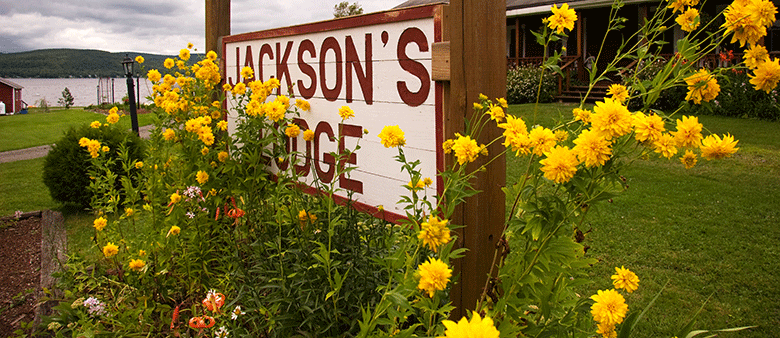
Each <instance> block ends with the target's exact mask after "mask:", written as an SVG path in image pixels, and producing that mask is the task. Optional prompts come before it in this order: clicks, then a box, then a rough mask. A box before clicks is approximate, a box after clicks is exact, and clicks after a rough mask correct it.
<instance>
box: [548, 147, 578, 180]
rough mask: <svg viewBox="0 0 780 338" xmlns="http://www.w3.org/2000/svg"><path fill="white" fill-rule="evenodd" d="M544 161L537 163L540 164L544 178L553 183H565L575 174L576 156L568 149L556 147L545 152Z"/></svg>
mask: <svg viewBox="0 0 780 338" xmlns="http://www.w3.org/2000/svg"><path fill="white" fill-rule="evenodd" d="M544 155H545V156H546V158H545V159H543V160H541V161H539V163H541V164H542V168H541V170H542V172H544V177H546V178H547V179H549V180H551V181H553V182H555V183H566V182H568V181H569V180H570V179H571V178H572V177H574V174H575V173H577V164H579V161H578V160H577V155H575V153H574V151H572V150H569V147H563V146H556V147H555V148H553V149H552V150H550V151H548V152H545V153H544Z"/></svg>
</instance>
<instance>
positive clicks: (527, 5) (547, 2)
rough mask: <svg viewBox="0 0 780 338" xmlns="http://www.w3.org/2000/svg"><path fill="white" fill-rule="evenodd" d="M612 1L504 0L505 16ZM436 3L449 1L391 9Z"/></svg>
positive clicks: (410, 2) (415, 0) (420, 0)
mask: <svg viewBox="0 0 780 338" xmlns="http://www.w3.org/2000/svg"><path fill="white" fill-rule="evenodd" d="M658 1H659V0H626V1H624V3H626V4H628V3H639V2H658ZM612 2H613V0H579V1H578V0H574V1H565V0H506V12H507V13H506V14H507V16H517V15H523V14H534V13H541V12H549V11H550V6H552V5H553V4H563V3H568V4H569V7H571V8H575V9H583V8H594V7H609V6H612ZM437 3H449V0H407V1H405V2H403V3H401V4H399V5H398V6H395V7H393V9H399V8H407V7H415V6H423V5H431V4H437Z"/></svg>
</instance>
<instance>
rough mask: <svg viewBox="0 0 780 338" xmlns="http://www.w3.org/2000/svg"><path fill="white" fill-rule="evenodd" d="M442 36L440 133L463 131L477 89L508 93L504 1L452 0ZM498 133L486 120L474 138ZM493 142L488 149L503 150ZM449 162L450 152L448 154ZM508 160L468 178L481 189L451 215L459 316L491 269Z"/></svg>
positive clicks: (453, 297)
mask: <svg viewBox="0 0 780 338" xmlns="http://www.w3.org/2000/svg"><path fill="white" fill-rule="evenodd" d="M443 23H444V29H443V33H444V35H443V37H444V40H449V41H450V66H451V67H450V70H451V71H450V78H451V79H450V82H449V83H445V84H444V86H443V91H444V95H443V97H444V109H445V116H444V124H445V126H444V135H443V137H444V139H451V138H453V137H454V134H455V133H456V132H461V133H462V132H463V130H464V127H465V121H467V120H468V119H469V118H470V117H471V114H473V112H474V110H473V109H472V103H473V102H477V100H478V97H479V94H480V93H482V94H485V95H487V96H488V97H489V98H491V99H492V100H495V99H496V98H500V97H505V96H506V1H500V0H452V1H450V5H449V6H447V7H445V11H444V20H443ZM500 135H501V132H500V129H499V128H497V127H496V126H495V123H488V126H487V127H486V128H485V129H484V131H483V132H482V135H481V137H480V138H479V139H478V140H477V142H479V143H480V144H487V143H489V142H490V140H492V139H494V138H496V137H498V136H500ZM502 147H503V146H502V145H501V143H500V142H496V143H494V144H493V145H491V146H490V147H488V152H489V153H490V154H491V155H493V154H499V153H501V151H502V150H503V149H502ZM448 160H449V161H450V163H448V165H451V164H452V163H451V161H452V157H448ZM486 160H487V156H480V157H479V158H478V159H477V161H475V162H474V163H472V164H470V165H469V166H468V169H469V170H474V169H476V168H478V167H479V166H480V165H482V164H484V163H485V162H486ZM505 177H506V162H505V159H504V158H503V157H501V158H498V159H496V160H495V161H494V162H493V163H491V165H490V166H489V167H488V168H487V170H486V171H484V172H480V173H478V174H477V175H476V177H475V179H474V180H472V182H471V183H472V184H473V185H474V187H475V188H476V189H477V190H480V191H481V193H479V194H477V195H476V196H474V197H471V198H469V199H467V200H466V203H464V204H462V205H461V207H460V208H458V210H456V212H455V214H454V215H453V217H452V222H453V223H454V224H464V225H465V227H464V228H462V229H460V230H459V231H458V243H457V246H458V247H466V248H468V251H467V252H466V254H465V257H463V258H461V259H459V260H457V261H455V262H454V264H453V268H454V270H455V271H454V273H455V274H456V275H459V279H458V281H457V283H456V284H454V285H453V287H452V292H451V294H450V298H451V300H452V302H453V305H455V306H456V310H455V311H453V313H452V318H455V319H458V318H461V317H462V316H463V315H465V314H466V313H468V311H469V310H474V309H475V307H476V304H477V300H478V298H479V296H480V295H481V293H482V289H483V287H484V285H485V282H486V281H487V279H488V274H489V271H490V261H491V260H492V259H493V253H494V251H495V245H496V242H497V241H498V240H499V239H500V238H501V230H502V229H503V223H504V208H505V200H504V199H505V197H504V194H503V192H502V191H501V188H502V187H503V186H504V184H505V180H506V179H505Z"/></svg>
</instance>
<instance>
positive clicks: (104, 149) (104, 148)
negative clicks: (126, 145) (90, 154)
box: [101, 146, 111, 153]
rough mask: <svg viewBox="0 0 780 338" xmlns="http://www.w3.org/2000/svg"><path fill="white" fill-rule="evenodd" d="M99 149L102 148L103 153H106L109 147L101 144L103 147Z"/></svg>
mask: <svg viewBox="0 0 780 338" xmlns="http://www.w3.org/2000/svg"><path fill="white" fill-rule="evenodd" d="M101 150H102V151H103V152H104V153H107V152H108V151H109V150H111V148H109V147H108V146H103V148H102V149H101Z"/></svg>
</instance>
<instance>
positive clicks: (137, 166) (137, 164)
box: [135, 161, 144, 169]
mask: <svg viewBox="0 0 780 338" xmlns="http://www.w3.org/2000/svg"><path fill="white" fill-rule="evenodd" d="M143 167H144V163H143V162H141V161H138V162H135V168H136V169H141V168H143Z"/></svg>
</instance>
